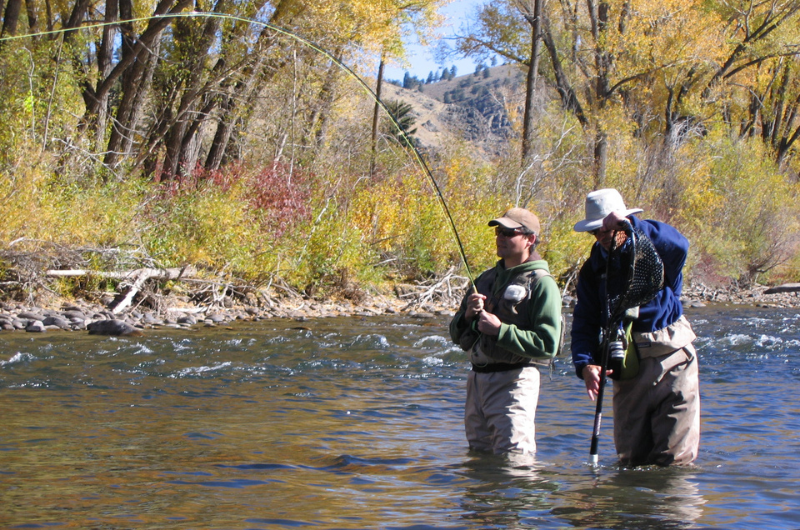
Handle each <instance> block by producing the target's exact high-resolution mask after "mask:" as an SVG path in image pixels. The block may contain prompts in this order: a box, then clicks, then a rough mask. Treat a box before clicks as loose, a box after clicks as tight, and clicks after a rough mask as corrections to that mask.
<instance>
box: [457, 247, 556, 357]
mask: <svg viewBox="0 0 800 530" xmlns="http://www.w3.org/2000/svg"><path fill="white" fill-rule="evenodd" d="M537 269H539V270H543V271H544V272H546V273H547V274H549V272H550V270H549V267H548V265H547V262H546V261H545V260H542V259H540V260H534V261H527V262H525V263H522V264H520V265H518V266H516V267H512V268H510V269H506V268H505V265H504V263H503V260H500V261H498V262H497V265H496V266H495V267H494V269H489V270H488V271H486V272H484V273H483V274H481V275H480V276H479V277H478V278H477V279H476V280H475V285H476V287H477V288H478V291H479V292H480V293H481V294H484V295H486V296H487V298H488V301H491V300H493V299H494V300H498V301H500V303H502V304H506V307H510V306H513V309H512V310H511V311H512V312H511V313H510V314H513V313H518V314H519V315H522V314H526V316H527V318H525V319H523V318H522V317H521V316H519V317H516V320H517V321H518V322H517V323H513V322H511V320H514V317H509V318H506V317H504V315H503V314H502V313H503V311H502V310H500V308H499V307H498V308H490V307H487V308H486V310H487V311H489V312H490V313H493V314H496V315H497V316H498V317H499V318H500V320H501V322H503V323H502V324H501V326H500V332H499V334H498V335H497V337H496V338H495V337H491V339H493V340H496V341H497V346H498V347H500V348H502V349H503V350H506V351H507V352H509V353H510V354H513V355H514V356H519V357H522V358H528V359H545V358H552V357H554V356H555V355H556V354H557V353H558V347H559V341H560V338H561V292H560V291H559V289H558V285H557V284H556V281H555V279H554V278H553V277H552V276H549V275H548V276H543V277H541V278H539V279H538V280H537V279H534V280H533V282H532V283H531V292H530V296H529V297H528V296H525V297H524V298H522V299H520V294H519V293H518V291H519V288H518V287H515V288H512V289H509V286H510V285H513V284H518V283H519V280H518V278H519V277H520V276H521V275H525V276H530V275H531V273H532V271H534V270H537ZM492 272H494V274H491V273H492ZM492 275H495V279H494V282H491V281H490V280H489V279H490V278H491V276H492ZM515 279H517V281H516V282H515ZM487 280H489V281H487ZM469 294H470V293H467V295H466V296H465V297H464V300H463V301H462V302H461V307H460V309H459V311H458V312H457V313H456V314H455V316H454V317H453V320H452V321H451V322H450V337H451V338H452V339H453V341H454V342H455V343H456V344H460V345H461V346H462V348H465V349H466V347H465V341H464V340H462V339H464V338H465V335H466V339H467V340H466V342H469V335H468V334H470V333H472V334H474V331H473V330H472V328H471V326H470V323H468V322H467V321H466V319H465V318H464V314H465V312H466V301H467V297H468V296H469ZM509 304H510V306H509ZM521 304H526V305H527V307H525V308H523V307H521ZM493 309H495V310H493ZM522 320H524V321H522ZM495 360H496V361H501V362H511V361H510V360H509V359H507V358H504V359H495Z"/></svg>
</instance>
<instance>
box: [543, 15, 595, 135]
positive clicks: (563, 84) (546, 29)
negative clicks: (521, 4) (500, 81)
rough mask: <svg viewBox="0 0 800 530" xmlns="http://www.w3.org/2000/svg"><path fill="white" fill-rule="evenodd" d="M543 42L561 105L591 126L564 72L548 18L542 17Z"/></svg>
mask: <svg viewBox="0 0 800 530" xmlns="http://www.w3.org/2000/svg"><path fill="white" fill-rule="evenodd" d="M542 40H543V41H544V45H545V48H547V52H548V55H549V57H550V65H551V66H552V67H553V74H554V75H555V78H556V89H557V90H558V94H559V96H560V97H561V104H562V105H563V106H564V108H565V109H567V110H569V111H571V112H572V113H574V114H575V117H576V118H577V119H578V121H579V122H580V124H581V125H582V126H583V127H584V128H586V127H587V126H588V125H589V120H588V119H587V118H586V115H585V114H584V113H583V108H582V107H581V103H580V101H578V96H577V95H576V94H575V90H574V89H573V88H572V85H571V84H570V82H569V78H568V77H567V74H566V73H565V72H564V67H563V65H562V63H561V57H560V56H559V55H558V48H556V44H555V41H554V40H553V35H552V33H551V32H550V25H549V23H548V20H547V17H545V16H542Z"/></svg>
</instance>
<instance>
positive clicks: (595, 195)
mask: <svg viewBox="0 0 800 530" xmlns="http://www.w3.org/2000/svg"><path fill="white" fill-rule="evenodd" d="M643 211H644V210H642V209H641V208H626V207H625V201H623V200H622V195H620V194H619V192H618V191H617V190H615V189H605V190H597V191H593V192H591V193H590V194H588V195H587V196H586V219H584V220H582V221H578V222H577V223H575V228H574V230H575V231H576V232H589V231H590V230H597V229H598V228H601V227H602V226H603V219H605V218H606V216H607V215H608V214H610V213H611V212H620V213H621V214H622V216H623V217H628V216H629V215H631V214H634V213H640V212H643Z"/></svg>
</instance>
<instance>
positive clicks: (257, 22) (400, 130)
mask: <svg viewBox="0 0 800 530" xmlns="http://www.w3.org/2000/svg"><path fill="white" fill-rule="evenodd" d="M194 17H202V18H221V19H227V20H232V21H238V22H244V23H247V24H255V25H259V26H262V27H264V28H268V29H270V30H272V31H274V32H276V33H278V34H280V35H283V36H286V37H289V38H291V39H293V40H295V41H296V42H298V43H300V44H302V45H303V46H306V47H308V48H310V49H312V50H314V51H315V52H317V53H320V54H322V55H324V56H325V57H327V58H328V59H329V60H330V61H332V62H333V63H334V64H336V65H337V66H338V67H339V68H340V69H342V70H344V71H345V72H346V73H347V74H348V75H350V76H352V77H353V79H355V80H356V81H357V82H358V83H359V85H360V86H361V87H362V88H363V89H364V90H365V91H366V92H367V94H368V95H369V96H370V97H371V98H372V99H373V100H374V101H375V103H377V104H378V105H380V107H381V108H382V109H383V111H384V112H385V113H386V115H387V116H388V117H389V119H390V120H391V122H392V124H393V126H394V127H395V128H396V129H397V131H398V134H399V135H400V136H401V137H402V138H403V140H404V141H403V143H404V144H405V145H407V146H409V147H410V148H411V151H412V153H413V155H414V158H415V159H416V161H417V164H419V167H421V168H422V171H423V173H424V174H425V176H426V177H427V178H428V180H429V181H430V183H431V185H432V186H433V190H434V192H435V193H436V198H437V199H438V201H437V202H438V203H439V205H440V206H441V208H442V211H443V212H444V214H445V217H446V218H447V221H448V223H449V226H450V230H451V232H452V233H453V236H454V237H455V240H456V244H457V246H458V253H459V256H460V257H461V261H462V263H463V264H464V269H465V270H466V273H467V277H468V279H469V282H470V286H471V287H472V289H475V281H474V277H473V274H472V270H471V269H470V266H469V263H468V262H467V255H466V252H465V251H464V245H463V243H462V242H461V237H460V236H459V234H458V229H457V228H456V224H455V221H454V220H453V216H452V215H451V213H450V208H448V206H447V202H446V201H445V199H444V194H443V193H442V189H441V187H440V186H439V183H438V182H436V179H435V178H434V176H433V173H432V172H431V170H430V168H429V167H428V164H427V163H426V162H425V159H424V158H423V157H422V154H421V153H420V152H419V149H417V147H416V146H415V145H414V144H413V142H411V140H410V138H409V137H408V135H407V134H406V132H405V131H404V130H403V128H402V127H401V126H400V124H399V122H398V121H397V119H396V118H395V116H394V115H393V114H392V112H391V111H390V110H389V108H388V107H387V106H386V104H384V102H383V101H382V100H381V99H380V98H379V97H378V95H377V94H376V93H375V91H374V90H373V89H372V88H371V87H370V86H369V85H368V84H367V83H366V82H365V81H364V80H363V79H362V78H361V77H360V76H359V75H358V74H356V73H355V72H354V71H353V69H352V68H350V67H349V66H347V65H346V64H345V63H344V61H342V60H341V59H339V58H337V57H336V56H334V55H333V54H332V53H330V52H329V51H327V50H326V49H324V48H323V47H321V46H319V45H318V44H316V43H314V42H312V41H310V40H308V39H306V38H305V37H302V36H300V35H298V34H297V33H294V32H292V31H289V30H288V29H285V28H282V27H280V26H276V25H274V24H270V23H269V22H264V21H261V20H255V19H252V18H247V17H241V16H237V15H229V14H225V13H212V12H207V11H190V12H187V13H166V14H158V15H152V16H147V17H137V18H130V19H126V20H116V21H110V22H96V23H91V24H84V25H81V26H80V27H79V28H63V29H57V30H49V31H42V32H37V33H28V34H25V35H12V36H9V37H3V38H1V39H0V42H3V41H7V40H16V39H24V38H30V37H38V36H44V35H53V34H60V33H67V32H72V31H75V30H76V29H93V28H100V27H105V26H111V25H118V24H127V23H132V22H142V21H149V20H153V19H163V18H194Z"/></svg>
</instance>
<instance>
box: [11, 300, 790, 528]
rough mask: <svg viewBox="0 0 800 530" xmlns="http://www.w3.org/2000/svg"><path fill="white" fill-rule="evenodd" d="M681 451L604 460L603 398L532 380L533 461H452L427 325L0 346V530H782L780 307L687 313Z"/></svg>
mask: <svg viewBox="0 0 800 530" xmlns="http://www.w3.org/2000/svg"><path fill="white" fill-rule="evenodd" d="M687 316H688V317H689V318H690V320H691V321H692V322H693V324H694V326H695V330H696V332H697V334H698V336H699V339H698V341H697V343H696V345H697V347H698V351H699V356H700V362H701V365H700V374H701V375H700V377H701V391H702V400H703V401H702V406H703V413H702V440H701V454H700V457H699V459H698V460H697V463H696V466H694V467H691V468H687V469H677V468H667V469H659V468H644V469H621V468H619V467H618V466H617V465H616V461H615V457H614V450H613V442H612V435H611V422H612V419H611V405H610V397H607V401H606V406H605V408H604V411H605V414H604V423H603V430H602V436H601V443H600V466H598V467H596V468H595V467H592V466H590V465H588V464H587V461H588V453H589V443H590V438H591V428H592V419H593V416H594V405H593V403H592V402H591V401H589V399H588V397H586V394H585V391H584V390H583V385H582V383H581V382H580V381H579V380H578V379H577V378H576V377H575V375H574V372H573V371H572V369H571V366H570V365H569V363H568V362H567V361H566V360H560V361H559V362H557V364H556V369H555V371H554V373H553V374H552V378H548V377H547V376H546V375H545V376H544V377H543V378H542V396H541V400H540V404H539V411H538V415H537V442H538V447H539V452H538V453H537V455H536V457H535V458H532V459H524V458H519V457H518V458H507V457H496V456H483V455H473V454H470V453H469V452H468V451H467V449H466V443H465V440H464V434H463V426H462V407H463V397H464V389H465V378H466V375H467V370H468V367H467V365H466V364H465V358H464V355H463V353H462V352H461V351H460V350H459V349H458V348H457V347H455V346H453V345H451V344H450V343H449V341H448V339H447V327H446V326H447V323H448V318H447V317H444V316H443V317H437V318H435V319H433V320H419V319H412V318H410V317H400V316H393V317H386V318H383V317H378V318H369V319H363V318H358V317H353V318H347V319H345V318H337V319H320V320H313V321H310V322H303V323H298V322H294V321H288V320H281V321H278V320H272V321H261V322H249V323H237V324H235V325H233V326H230V327H227V328H223V327H217V328H203V329H199V330H196V331H175V330H170V331H150V332H148V333H147V334H146V335H145V336H144V337H132V338H111V337H97V336H89V335H87V334H77V333H46V334H26V333H21V332H15V333H4V334H3V335H2V347H1V349H0V410H1V411H2V412H0V414H2V416H1V417H2V424H1V425H0V501H2V502H0V527H2V528H53V527H54V528H113V529H117V528H158V529H177V528H181V529H183V528H197V529H271V528H318V529H373V528H381V529H423V528H442V529H459V528H463V529H477V528H486V529H489V528H491V529H495V528H513V529H516V528H559V529H563V528H597V529H601V528H602V529H606V528H608V529H610V528H622V529H678V528H742V529H745V528H746V529H752V528H761V529H789V528H798V527H800V495H798V493H797V491H798V488H799V487H800V456H798V455H800V434H798V433H800V405H799V404H798V400H797V393H798V390H800V369H799V368H798V358H799V357H800V311H797V310H783V309H756V308H752V309H743V308H732V307H707V308H701V309H691V310H688V311H687Z"/></svg>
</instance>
